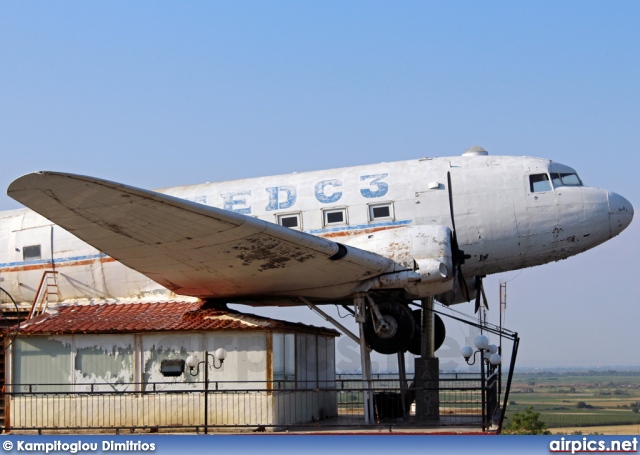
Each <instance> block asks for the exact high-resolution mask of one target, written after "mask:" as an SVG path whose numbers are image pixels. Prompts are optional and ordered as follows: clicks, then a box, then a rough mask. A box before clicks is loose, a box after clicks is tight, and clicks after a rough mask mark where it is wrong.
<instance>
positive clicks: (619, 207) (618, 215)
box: [608, 191, 633, 237]
mask: <svg viewBox="0 0 640 455" xmlns="http://www.w3.org/2000/svg"><path fill="white" fill-rule="evenodd" d="M608 199H609V223H610V225H611V237H614V236H616V235H618V234H620V233H621V232H622V231H624V230H625V229H626V227H627V226H629V224H631V220H632V219H633V206H632V205H631V202H629V201H628V200H626V199H625V198H623V197H622V196H620V195H619V194H617V193H612V192H611V191H609V194H608Z"/></svg>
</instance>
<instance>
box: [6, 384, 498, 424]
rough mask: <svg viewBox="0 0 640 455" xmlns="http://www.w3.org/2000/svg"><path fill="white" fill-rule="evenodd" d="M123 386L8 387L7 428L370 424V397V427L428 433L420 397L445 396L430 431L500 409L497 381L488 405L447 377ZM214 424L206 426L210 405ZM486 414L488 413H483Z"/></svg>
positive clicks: (473, 389) (485, 420) (480, 419)
mask: <svg viewBox="0 0 640 455" xmlns="http://www.w3.org/2000/svg"><path fill="white" fill-rule="evenodd" d="M208 389H209V390H208V391H207V392H206V398H205V391H204V384H203V383H202V382H190V383H176V382H171V383H165V382H163V383H144V384H143V383H119V384H106V383H105V384H75V385H71V386H70V385H69V384H12V385H10V384H7V385H6V386H5V390H6V392H5V397H6V400H5V407H6V409H5V411H6V414H5V430H22V431H27V430H29V431H38V432H42V431H71V430H81V429H82V430H101V431H116V432H118V431H121V430H130V431H136V430H138V431H160V430H162V431H183V432H187V431H188V432H191V431H195V432H200V431H202V430H204V429H205V425H206V427H207V429H209V428H213V429H218V430H224V429H236V430H238V429H245V430H247V431H248V430H249V429H252V430H254V431H264V430H266V429H267V428H269V429H273V430H283V429H290V428H291V429H295V428H298V429H301V428H303V427H309V426H311V427H313V428H314V429H315V430H322V429H323V428H329V427H331V428H350V427H351V428H352V427H355V426H359V427H363V426H364V417H363V416H364V397H365V395H366V393H365V392H369V393H371V394H372V396H373V400H374V403H375V406H374V408H375V422H374V423H372V424H370V425H369V426H385V427H393V426H406V427H424V426H425V422H422V421H421V420H420V419H419V418H417V417H416V410H415V397H416V395H417V394H419V393H421V392H430V393H437V394H438V396H439V403H440V405H439V415H440V417H439V421H438V422H437V423H435V424H434V422H429V426H436V427H438V426H442V427H446V426H463V427H471V428H482V429H484V428H485V427H487V428H488V427H489V426H490V424H491V422H492V419H493V417H494V416H495V415H498V414H500V413H498V412H496V411H497V410H498V407H499V404H498V397H497V389H498V383H497V376H496V375H493V376H490V377H489V378H488V379H487V381H486V387H485V392H486V397H487V399H486V403H485V404H486V406H483V403H482V396H483V393H482V388H481V386H480V378H479V377H478V375H456V376H451V377H447V375H442V377H441V379H440V382H439V387H438V388H435V389H433V388H432V389H428V388H420V387H415V386H414V385H413V384H412V383H410V385H409V387H406V388H400V381H399V380H398V379H397V377H396V378H392V377H385V378H382V377H378V378H376V379H373V380H372V381H370V384H369V385H365V384H364V383H363V382H362V380H360V379H357V378H355V377H354V378H346V377H344V376H342V375H341V376H338V377H336V379H335V381H334V380H331V381H324V382H318V381H314V382H313V383H311V382H309V383H301V382H299V381H298V382H293V381H273V382H267V381H262V382H255V381H254V382H250V383H249V382H227V381H215V382H210V383H209V388H208ZM205 399H207V400H208V403H207V405H208V408H209V412H208V421H207V422H204V400H205ZM483 410H484V415H483Z"/></svg>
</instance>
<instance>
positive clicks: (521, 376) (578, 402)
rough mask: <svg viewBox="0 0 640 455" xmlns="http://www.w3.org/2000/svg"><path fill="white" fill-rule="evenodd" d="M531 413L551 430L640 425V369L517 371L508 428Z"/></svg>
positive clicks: (506, 424)
mask: <svg viewBox="0 0 640 455" xmlns="http://www.w3.org/2000/svg"><path fill="white" fill-rule="evenodd" d="M527 412H529V414H528V418H529V419H532V418H533V417H532V415H535V414H537V418H538V420H539V421H540V422H542V423H543V424H544V425H546V426H547V427H548V428H551V429H553V428H561V427H589V426H605V425H636V424H640V372H629V371H625V372H617V371H606V372H602V371H584V372H559V373H556V372H548V371H547V372H536V373H519V372H516V373H515V375H514V378H513V384H512V389H511V394H510V395H509V405H508V406H507V415H506V416H507V420H506V421H505V429H506V428H507V427H508V426H509V425H511V422H512V421H513V420H514V419H516V418H518V419H520V420H522V419H523V418H525V417H527ZM585 430H587V431H588V429H585Z"/></svg>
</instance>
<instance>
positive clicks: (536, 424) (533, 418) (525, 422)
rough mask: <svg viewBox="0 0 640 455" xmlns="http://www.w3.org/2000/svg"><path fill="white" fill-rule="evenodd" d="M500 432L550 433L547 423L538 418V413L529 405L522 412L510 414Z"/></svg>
mask: <svg viewBox="0 0 640 455" xmlns="http://www.w3.org/2000/svg"><path fill="white" fill-rule="evenodd" d="M502 434H551V432H550V431H549V430H547V424H545V423H544V422H543V421H542V420H540V413H539V412H534V410H533V407H532V406H529V407H528V408H527V409H526V410H525V411H524V412H514V413H513V414H511V418H510V419H509V423H508V424H507V425H506V426H505V427H504V428H503V429H502Z"/></svg>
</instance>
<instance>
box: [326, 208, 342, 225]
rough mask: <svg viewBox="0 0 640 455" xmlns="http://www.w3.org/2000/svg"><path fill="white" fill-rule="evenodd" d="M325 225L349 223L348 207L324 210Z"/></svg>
mask: <svg viewBox="0 0 640 455" xmlns="http://www.w3.org/2000/svg"><path fill="white" fill-rule="evenodd" d="M323 218H324V225H325V226H330V225H334V224H346V223H347V209H327V210H323Z"/></svg>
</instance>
